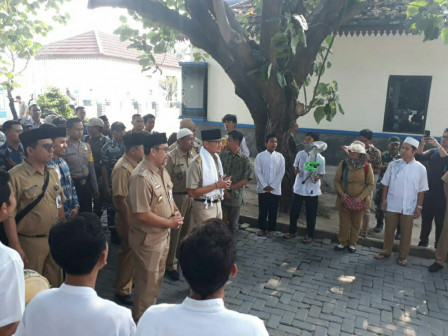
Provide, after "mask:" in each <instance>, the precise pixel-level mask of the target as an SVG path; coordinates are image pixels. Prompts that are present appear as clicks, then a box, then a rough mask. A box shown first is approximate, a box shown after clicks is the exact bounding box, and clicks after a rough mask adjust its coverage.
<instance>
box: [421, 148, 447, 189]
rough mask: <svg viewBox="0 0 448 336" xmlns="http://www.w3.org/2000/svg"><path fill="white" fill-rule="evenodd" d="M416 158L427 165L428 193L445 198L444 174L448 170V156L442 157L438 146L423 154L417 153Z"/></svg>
mask: <svg viewBox="0 0 448 336" xmlns="http://www.w3.org/2000/svg"><path fill="white" fill-rule="evenodd" d="M415 159H416V160H417V161H420V162H422V163H424V164H425V166H426V171H427V174H428V185H429V191H427V193H430V194H431V195H434V196H440V197H443V198H445V194H444V192H443V181H442V176H443V175H445V173H446V172H447V168H448V156H445V157H443V158H442V157H440V154H439V151H438V150H437V149H436V148H432V149H430V150H427V151H426V152H424V153H423V154H416V155H415Z"/></svg>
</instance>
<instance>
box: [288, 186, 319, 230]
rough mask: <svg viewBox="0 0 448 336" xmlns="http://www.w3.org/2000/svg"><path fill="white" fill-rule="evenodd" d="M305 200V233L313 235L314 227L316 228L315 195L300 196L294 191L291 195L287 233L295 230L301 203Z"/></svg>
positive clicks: (316, 203)
mask: <svg viewBox="0 0 448 336" xmlns="http://www.w3.org/2000/svg"><path fill="white" fill-rule="evenodd" d="M303 202H305V210H306V234H307V236H308V237H310V238H313V237H314V229H315V228H316V217H317V205H318V197H317V196H302V195H299V194H296V193H294V194H293V197H292V204H291V213H290V215H289V233H296V232H297V220H298V219H299V217H300V211H301V210H302V204H303Z"/></svg>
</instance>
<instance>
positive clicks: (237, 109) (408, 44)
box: [208, 35, 448, 135]
mask: <svg viewBox="0 0 448 336" xmlns="http://www.w3.org/2000/svg"><path fill="white" fill-rule="evenodd" d="M333 51H334V53H333V54H332V55H330V59H331V62H332V64H333V67H332V68H330V69H328V70H327V72H326V73H325V75H324V77H323V81H327V82H330V81H332V80H336V81H337V82H338V84H339V94H340V101H341V103H342V105H343V108H344V110H345V115H341V114H338V115H337V116H336V117H335V118H334V119H333V121H332V122H327V121H325V120H324V121H321V123H320V124H319V125H318V124H317V123H316V122H315V120H314V117H313V115H312V112H311V113H310V114H309V115H307V116H305V117H302V118H299V126H300V127H303V128H318V129H333V130H346V131H355V130H359V129H362V128H367V127H368V128H371V129H372V130H373V131H374V132H382V129H383V118H384V110H385V104H386V91H387V83H388V79H389V76H390V75H425V76H432V84H431V91H430V97H429V105H428V114H427V123H426V127H425V128H426V129H432V130H433V133H432V134H435V135H440V133H441V132H442V130H443V128H445V127H448V113H447V109H446V106H447V101H446V97H447V89H448V69H447V66H446V64H447V60H448V46H445V45H444V44H443V42H442V41H440V40H439V41H432V42H425V43H423V42H422V37H421V36H410V35H403V36H400V35H395V36H392V35H390V36H360V37H356V36H355V37H351V36H350V37H340V36H338V37H337V38H336V40H335V43H334V47H333ZM310 95H311V88H310V89H309V94H308V96H310ZM208 98H209V100H208V102H209V108H208V120H209V121H220V120H221V118H222V116H223V114H225V113H230V112H232V111H233V112H232V113H236V114H237V115H238V118H239V120H238V121H239V122H241V123H248V124H249V123H250V124H253V121H252V119H251V117H250V114H249V112H248V110H247V108H246V107H245V105H244V103H243V102H242V100H241V99H240V98H239V97H237V96H236V95H235V94H234V89H233V84H232V83H231V81H230V79H229V78H228V77H227V75H226V74H225V73H224V71H223V70H222V68H221V67H220V66H219V65H218V64H216V63H215V62H210V65H209V97H208ZM227 111H228V112H227ZM240 120H241V121H240Z"/></svg>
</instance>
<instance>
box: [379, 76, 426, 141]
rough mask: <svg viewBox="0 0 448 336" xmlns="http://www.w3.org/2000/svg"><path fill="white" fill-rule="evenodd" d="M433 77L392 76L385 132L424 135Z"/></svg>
mask: <svg viewBox="0 0 448 336" xmlns="http://www.w3.org/2000/svg"><path fill="white" fill-rule="evenodd" d="M431 81H432V77H431V76H390V77H389V83H388V85H387V99H386V111H385V113H384V126H383V132H399V133H416V134H423V130H424V129H425V124H426V114H427V111H428V101H429V91H430V89H431Z"/></svg>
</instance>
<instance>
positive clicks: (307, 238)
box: [302, 236, 313, 244]
mask: <svg viewBox="0 0 448 336" xmlns="http://www.w3.org/2000/svg"><path fill="white" fill-rule="evenodd" d="M312 241H313V238H311V237H308V236H306V237H305V238H303V240H302V243H304V244H309V243H311V242H312Z"/></svg>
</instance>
